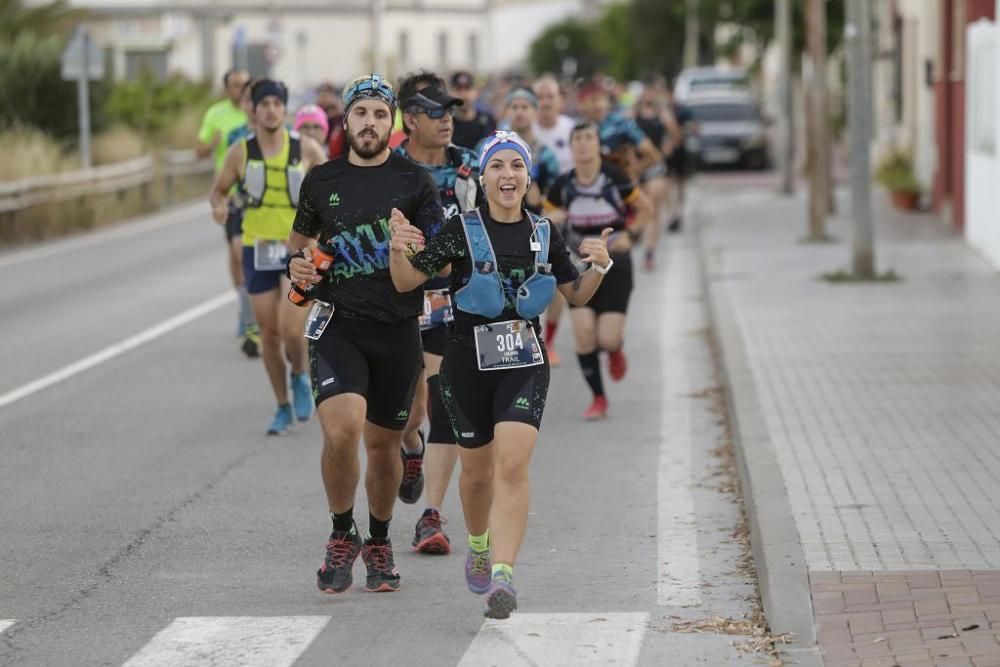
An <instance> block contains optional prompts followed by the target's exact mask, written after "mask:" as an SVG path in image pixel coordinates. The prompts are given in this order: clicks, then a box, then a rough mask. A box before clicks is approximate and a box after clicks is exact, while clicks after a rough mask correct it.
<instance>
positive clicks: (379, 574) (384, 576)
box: [361, 537, 399, 593]
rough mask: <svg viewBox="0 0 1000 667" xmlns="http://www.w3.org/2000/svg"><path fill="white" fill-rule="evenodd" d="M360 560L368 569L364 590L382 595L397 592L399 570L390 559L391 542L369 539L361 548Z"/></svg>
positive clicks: (380, 538) (384, 539)
mask: <svg viewBox="0 0 1000 667" xmlns="http://www.w3.org/2000/svg"><path fill="white" fill-rule="evenodd" d="M361 559H362V560H363V561H364V562H365V565H366V566H367V567H368V581H367V584H366V586H365V590H367V591H368V592H369V593H383V592H392V591H398V590H399V570H397V569H396V563H395V562H394V561H393V558H392V542H391V541H390V540H389V538H387V537H369V538H368V539H367V540H365V544H364V546H363V547H361Z"/></svg>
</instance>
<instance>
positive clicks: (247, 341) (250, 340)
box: [240, 324, 260, 359]
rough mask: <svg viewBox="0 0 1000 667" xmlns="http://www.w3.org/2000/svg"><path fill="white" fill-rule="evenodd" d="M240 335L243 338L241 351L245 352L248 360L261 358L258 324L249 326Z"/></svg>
mask: <svg viewBox="0 0 1000 667" xmlns="http://www.w3.org/2000/svg"><path fill="white" fill-rule="evenodd" d="M240 335H241V336H242V338H243V342H242V343H241V344H240V349H241V350H243V354H245V355H247V359H256V358H257V357H259V356H260V327H258V326H257V325H256V324H248V325H247V326H246V327H245V328H244V329H243V332H242V333H241V334H240Z"/></svg>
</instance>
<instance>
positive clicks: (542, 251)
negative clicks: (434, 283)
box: [455, 209, 556, 320]
mask: <svg viewBox="0 0 1000 667" xmlns="http://www.w3.org/2000/svg"><path fill="white" fill-rule="evenodd" d="M528 220H529V221H530V222H531V227H532V233H531V238H532V240H533V241H535V242H537V243H538V248H539V249H538V250H536V251H535V272H534V273H533V274H532V275H531V277H530V278H528V279H527V280H525V281H524V282H523V283H522V284H521V286H520V287H519V288H518V290H517V314H518V315H520V316H521V317H523V318H524V319H526V320H532V319H534V318H536V317H538V316H539V315H541V314H542V313H543V312H544V311H545V309H546V308H547V307H548V305H549V303H550V302H551V301H552V298H553V297H554V296H555V291H556V277H555V276H553V275H552V272H551V269H552V267H551V265H550V264H548V259H549V239H550V237H551V228H550V227H549V221H548V219H546V218H538V217H537V216H536V215H534V214H533V213H530V212H529V213H528ZM462 228H463V229H464V230H465V239H466V242H467V243H468V244H469V252H470V257H471V260H472V275H471V276H469V282H467V283H466V284H465V285H464V286H463V287H462V288H461V289H459V290H458V291H457V292H455V303H456V305H457V306H458V307H459V309H460V310H463V311H464V312H466V313H471V314H473V315H481V316H482V317H496V316H498V315H499V314H500V313H502V312H503V309H504V303H505V300H504V289H503V282H502V281H501V280H500V274H499V273H498V272H497V256H496V253H495V252H494V251H493V244H492V243H490V237H489V235H488V234H487V233H486V227H485V226H484V225H483V219H482V217H481V216H480V215H479V210H478V209H476V210H473V211H467V212H465V213H463V214H462Z"/></svg>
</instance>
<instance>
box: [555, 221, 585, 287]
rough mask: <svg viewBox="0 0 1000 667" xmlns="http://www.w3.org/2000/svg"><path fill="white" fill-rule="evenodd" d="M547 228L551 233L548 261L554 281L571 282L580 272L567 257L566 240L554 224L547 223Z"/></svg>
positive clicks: (560, 282)
mask: <svg viewBox="0 0 1000 667" xmlns="http://www.w3.org/2000/svg"><path fill="white" fill-rule="evenodd" d="M549 229H550V230H551V234H552V238H551V239H549V263H550V264H551V265H552V275H553V276H555V278H556V282H557V283H559V284H560V285H562V284H563V283H571V282H573V281H574V280H576V279H577V277H578V276H579V275H580V272H579V271H577V269H576V267H575V266H574V265H573V261H572V260H571V259H570V257H569V250H568V249H567V248H566V241H564V240H563V237H562V234H560V233H559V230H558V229H556V228H555V226H554V225H549Z"/></svg>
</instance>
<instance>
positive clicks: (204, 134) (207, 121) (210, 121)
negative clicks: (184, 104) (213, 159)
mask: <svg viewBox="0 0 1000 667" xmlns="http://www.w3.org/2000/svg"><path fill="white" fill-rule="evenodd" d="M214 121H215V119H214V115H213V114H212V109H209V110H208V111H206V112H205V115H204V116H202V117H201V127H200V128H198V141H199V142H201V143H203V144H210V143H212V137H213V136H214V135H215V127H214V125H215V122H214Z"/></svg>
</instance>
